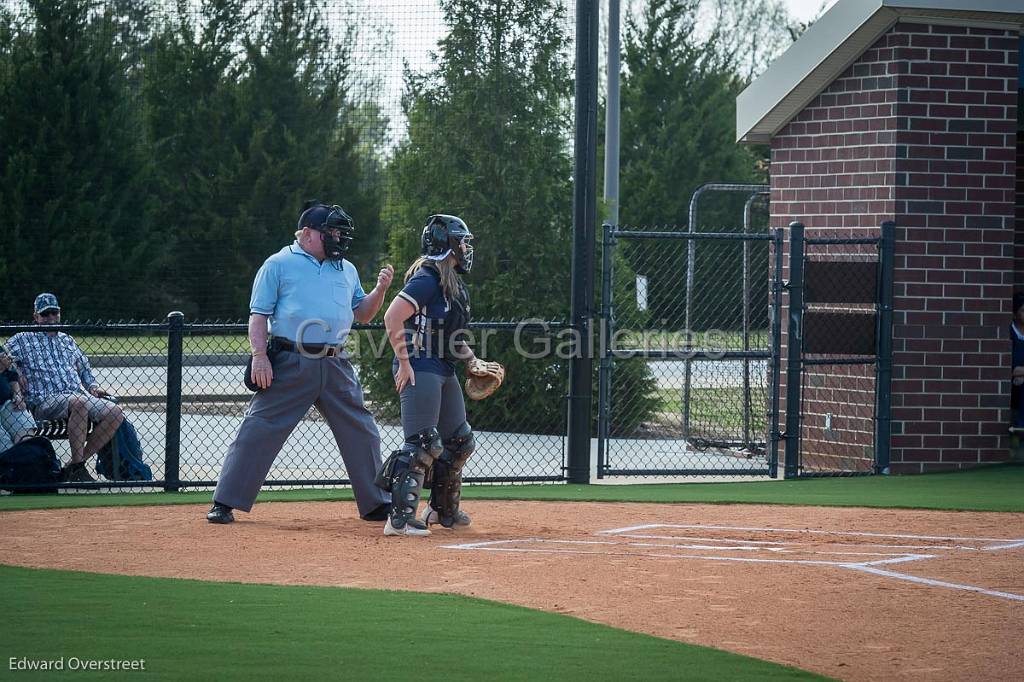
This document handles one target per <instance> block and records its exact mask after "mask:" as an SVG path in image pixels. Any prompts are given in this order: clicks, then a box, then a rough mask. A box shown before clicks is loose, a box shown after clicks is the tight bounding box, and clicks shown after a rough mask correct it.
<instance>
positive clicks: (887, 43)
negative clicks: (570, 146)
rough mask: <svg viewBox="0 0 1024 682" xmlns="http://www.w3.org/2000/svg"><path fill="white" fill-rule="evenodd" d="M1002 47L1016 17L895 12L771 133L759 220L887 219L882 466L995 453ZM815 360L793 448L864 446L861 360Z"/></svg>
mask: <svg viewBox="0 0 1024 682" xmlns="http://www.w3.org/2000/svg"><path fill="white" fill-rule="evenodd" d="M1017 49H1018V37H1017V35H1016V33H1015V32H1010V31H1000V30H993V29H982V28H957V27H949V26H927V25H920V24H909V23H901V24H897V25H896V26H895V27H894V28H893V29H892V30H890V32H889V33H887V34H886V35H885V36H883V37H882V38H881V39H879V40H878V41H877V42H876V43H875V44H874V45H873V46H872V47H871V48H869V49H868V50H867V51H866V52H865V53H864V54H863V55H862V56H861V58H860V59H859V60H858V61H857V62H856V63H855V64H853V65H852V66H851V67H850V68H849V69H847V71H846V72H845V73H843V74H842V75H841V76H840V77H839V78H838V79H836V80H835V81H834V82H833V83H832V84H831V85H830V86H829V87H828V88H827V89H826V90H825V91H824V92H823V93H822V94H821V95H819V96H818V97H817V98H816V99H815V100H814V101H812V102H811V103H810V104H809V105H808V106H807V108H805V109H804V111H802V112H801V113H800V114H799V115H798V116H797V117H796V118H795V119H794V120H793V121H791V122H790V123H789V124H788V125H787V126H786V127H785V128H783V129H782V130H781V131H780V133H779V134H778V135H777V136H776V137H775V138H774V139H773V140H772V169H771V171H772V172H771V176H772V178H771V184H772V224H773V226H775V227H782V226H785V225H788V224H789V222H790V221H793V220H798V221H800V222H802V223H804V225H805V226H806V227H807V234H808V236H812V237H813V236H865V235H875V234H877V229H878V225H879V224H880V223H881V222H882V221H884V220H894V221H895V222H896V224H897V226H898V229H897V248H896V275H895V283H896V284H895V309H896V310H895V319H894V322H895V330H894V372H893V440H892V463H893V464H892V470H893V471H894V472H919V471H926V470H936V469H943V468H959V467H962V466H966V465H971V464H977V463H980V462H989V461H997V460H1004V459H1006V458H1007V456H1008V451H1007V442H1006V438H1005V433H1006V425H1007V423H1008V410H1007V405H1008V395H1007V388H1006V381H1005V379H1006V377H1007V376H1008V374H1009V353H1008V350H1009V349H1008V346H1009V342H1008V340H1007V337H1006V324H1007V323H1008V320H1009V308H1010V296H1011V293H1012V287H1013V283H1014V276H1015V266H1014V243H1015V239H1014V235H1015V224H1014V223H1015V220H1014V218H1015V217H1014V187H1015V179H1016V99H1017ZM832 257H839V258H849V257H863V256H857V255H855V254H854V255H851V254H850V253H849V251H846V252H844V253H834V254H832ZM783 319H785V318H783ZM818 374H819V375H820V378H818V379H813V380H812V381H810V382H809V383H812V384H813V383H814V382H821V381H822V380H827V381H829V382H831V384H832V390H831V391H830V392H829V395H828V396H827V397H826V398H815V399H809V398H808V396H807V395H806V394H805V404H804V410H803V413H804V425H803V430H802V439H803V451H804V457H805V461H806V460H807V457H808V456H809V455H810V456H814V455H820V456H825V457H832V458H836V461H840V460H839V459H838V458H845V460H844V461H846V462H848V463H849V462H855V461H861V462H864V461H867V459H868V457H869V456H870V452H869V451H868V452H865V450H864V448H865V447H866V446H870V437H869V436H870V433H868V434H867V435H865V428H864V423H865V420H867V421H868V422H870V415H871V405H872V402H873V380H872V379H871V376H872V375H873V372H867V373H866V375H864V376H862V375H858V376H854V377H850V378H849V379H848V380H844V379H843V378H842V377H841V376H837V373H836V372H834V371H828V370H827V369H826V370H825V371H823V372H819V373H818ZM809 379H810V377H809ZM865 381H870V382H871V388H870V389H869V388H868V387H867V385H866V384H865ZM833 409H841V410H842V411H844V412H845V413H846V414H844V415H842V417H841V418H840V417H839V416H837V415H835V414H834V413H833V415H834V416H833V419H832V422H833V431H832V433H831V437H830V438H824V437H823V435H822V434H821V433H819V431H820V430H821V427H822V426H823V422H824V414H825V413H826V412H829V411H831V410H833ZM869 431H870V429H869ZM826 461H827V460H826ZM823 466H826V465H825V464H823Z"/></svg>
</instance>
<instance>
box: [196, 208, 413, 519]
mask: <svg viewBox="0 0 1024 682" xmlns="http://www.w3.org/2000/svg"><path fill="white" fill-rule="evenodd" d="M307 206H308V208H306V210H304V211H303V212H302V215H300V216H299V223H298V231H297V232H296V233H295V239H296V240H295V242H293V243H292V244H291V245H289V246H286V247H284V248H283V249H281V250H280V251H278V252H277V253H275V254H274V255H272V256H271V257H270V258H268V259H267V260H266V261H265V262H264V263H263V266H262V267H261V268H260V270H259V272H257V273H256V280H255V282H254V283H253V287H252V298H251V300H250V301H249V310H250V316H249V344H250V345H251V346H252V382H253V383H255V384H256V385H257V386H258V387H259V390H258V391H257V393H256V394H255V395H254V396H253V398H252V401H251V402H250V403H249V407H248V409H247V410H246V413H245V419H244V420H243V421H242V425H241V426H240V427H239V429H238V435H237V436H236V437H235V441H234V442H233V443H232V444H231V447H230V448H229V449H228V454H227V457H226V458H225V460H224V466H223V468H222V469H221V474H220V479H219V480H218V482H217V489H216V490H215V491H214V493H213V507H212V508H211V509H210V511H209V513H207V515H206V518H207V520H208V521H209V522H210V523H231V522H232V521H234V520H235V517H234V514H233V513H232V510H233V509H241V510H242V511H245V512H248V511H249V510H251V509H252V505H253V502H254V501H255V500H256V496H257V494H259V491H260V487H261V486H262V485H263V482H264V481H265V480H266V477H267V473H268V472H269V471H270V467H271V465H272V464H273V463H274V460H275V459H276V458H277V454H278V453H279V452H280V451H281V447H282V446H283V445H284V442H285V439H287V438H288V436H289V435H290V434H291V432H292V431H293V430H294V429H295V426H296V425H297V424H298V423H299V420H301V419H302V418H303V416H305V414H306V412H307V411H308V410H309V408H310V406H311V405H316V407H317V409H318V410H319V411H320V414H322V415H323V417H324V419H325V420H326V421H327V423H328V424H329V425H330V427H331V431H332V432H333V433H334V437H335V439H336V440H337V442H338V447H339V449H340V450H341V457H342V459H343V460H344V462H345V468H346V469H347V470H348V475H349V480H350V481H351V482H352V489H353V491H354V492H355V498H356V504H357V506H358V507H359V514H360V516H361V517H362V518H364V519H366V520H369V521H383V520H384V519H386V518H387V515H388V512H389V511H390V509H391V500H390V496H389V495H388V494H387V493H385V492H384V491H382V490H381V489H380V488H378V487H376V486H375V485H374V483H373V480H374V477H375V476H376V474H377V472H378V470H379V469H380V466H381V458H380V433H379V432H378V431H377V425H376V424H375V423H374V421H373V417H372V416H371V415H370V413H369V411H367V409H366V407H365V406H364V405H363V390H362V387H361V386H360V385H359V379H358V378H357V377H356V375H355V372H354V371H353V369H352V363H350V362H349V361H348V359H347V358H346V357H344V356H343V354H341V344H343V343H344V341H345V338H346V337H347V336H348V333H349V331H350V330H351V328H352V321H353V318H354V319H355V320H356V321H358V322H369V321H370V320H371V319H373V317H374V315H376V314H377V311H378V310H380V306H381V303H382V302H383V300H384V294H385V292H386V291H387V290H388V287H389V286H391V280H392V278H393V276H394V271H393V269H392V267H391V266H390V265H388V266H386V267H384V268H383V269H382V270H381V271H380V273H379V275H378V276H377V286H376V287H374V289H373V291H371V292H370V293H369V294H366V293H365V292H364V291H363V287H362V285H361V284H360V283H359V275H358V274H357V273H356V268H355V266H354V265H352V263H350V262H349V261H347V260H345V258H344V256H345V253H346V251H347V249H348V246H349V244H350V243H351V242H352V235H353V232H354V230H355V226H354V224H353V222H352V218H350V217H349V215H348V214H347V213H345V211H344V209H342V208H341V207H340V206H328V205H325V204H319V203H316V204H313V205H308V204H307ZM268 320H269V322H270V333H271V334H272V336H271V338H270V342H269V344H268V341H267V335H268V330H267V322H268ZM268 351H269V354H268Z"/></svg>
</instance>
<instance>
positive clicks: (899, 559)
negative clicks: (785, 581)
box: [441, 538, 933, 568]
mask: <svg viewBox="0 0 1024 682" xmlns="http://www.w3.org/2000/svg"><path fill="white" fill-rule="evenodd" d="M513 544H514V545H520V546H516V547H507V546H505V547H501V546H499V545H513ZM527 544H537V545H576V546H578V545H584V546H600V547H601V548H602V549H604V550H605V551H601V550H599V549H580V548H578V547H576V548H573V549H561V548H556V547H541V548H530V547H522V546H521V545H527ZM613 546H619V547H623V546H625V547H642V548H645V549H650V548H653V547H658V548H663V549H666V550H671V549H673V546H672V545H663V544H652V543H637V542H614V541H602V540H549V539H546V538H518V539H508V540H483V541H480V542H465V543H459V544H454V545H441V548H442V549H455V550H464V551H465V550H477V551H482V552H509V553H527V554H574V555H585V554H589V555H598V556H625V557H645V558H651V559H703V560H705V561H733V562H739V563H752V564H797V565H802V566H834V567H838V568H847V567H850V566H876V565H882V564H893V563H903V562H906V561H918V560H920V559H931V558H933V555H930V554H900V555H898V556H896V557H892V558H888V559H876V560H872V561H864V562H849V561H835V560H832V561H829V560H825V559H820V560H819V559H761V558H757V557H737V556H716V555H713V554H687V553H681V552H672V551H668V552H627V551H621V550H614V549H611V547H613ZM675 547H676V548H689V549H710V550H736V549H738V548H736V547H714V546H711V547H706V548H704V547H700V546H687V545H678V546H675ZM746 549H750V550H764V549H765V548H763V547H749V548H746ZM609 550H610V551H609ZM812 553H815V554H833V553H832V552H812ZM835 554H842V555H843V556H849V553H845V552H843V553H838V552H837V553H835ZM864 554H870V555H871V556H879V554H878V553H867V552H865V553H864ZM864 554H859V556H863V555H864ZM884 556H890V555H884Z"/></svg>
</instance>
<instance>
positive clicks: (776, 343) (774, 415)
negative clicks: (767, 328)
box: [766, 229, 785, 478]
mask: <svg viewBox="0 0 1024 682" xmlns="http://www.w3.org/2000/svg"><path fill="white" fill-rule="evenodd" d="M772 244H773V245H774V247H775V272H774V273H772V319H771V334H772V338H771V348H772V367H771V371H772V375H771V382H772V384H771V390H772V393H771V403H770V405H769V407H768V409H769V410H770V412H769V414H768V437H767V440H766V442H767V443H768V447H770V448H771V451H770V452H769V454H768V472H769V475H770V476H771V477H772V478H778V477H779V441H780V440H781V434H780V433H779V383H780V382H779V379H780V377H781V375H782V264H783V255H784V254H783V249H785V244H784V241H783V234H782V230H781V229H777V230H775V234H774V235H773V236H772Z"/></svg>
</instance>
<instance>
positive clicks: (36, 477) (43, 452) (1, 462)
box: [0, 436, 60, 494]
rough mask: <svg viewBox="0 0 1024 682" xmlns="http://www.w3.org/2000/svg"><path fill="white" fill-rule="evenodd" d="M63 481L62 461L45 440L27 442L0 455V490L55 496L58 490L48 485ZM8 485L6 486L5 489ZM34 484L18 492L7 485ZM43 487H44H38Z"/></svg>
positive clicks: (26, 440) (38, 437) (36, 437)
mask: <svg viewBox="0 0 1024 682" xmlns="http://www.w3.org/2000/svg"><path fill="white" fill-rule="evenodd" d="M59 480H60V461H59V460H58V459H57V454H56V453H55V452H54V451H53V445H52V444H51V443H50V441H48V440H47V439H45V438H43V437H42V436H35V437H33V438H27V439H25V440H23V441H21V442H20V443H18V444H17V445H15V446H14V447H12V448H9V449H7V450H4V451H3V452H0V489H2V490H10V491H12V492H15V493H29V494H38V493H55V492H57V489H56V488H49V487H46V485H45V484H50V483H56V482H58V481H59ZM4 484H6V485H4ZM24 484H34V485H33V487H31V488H21V489H15V488H10V487H7V486H8V485H24ZM40 484H43V485H42V486H41V487H35V486H39V485H40Z"/></svg>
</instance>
